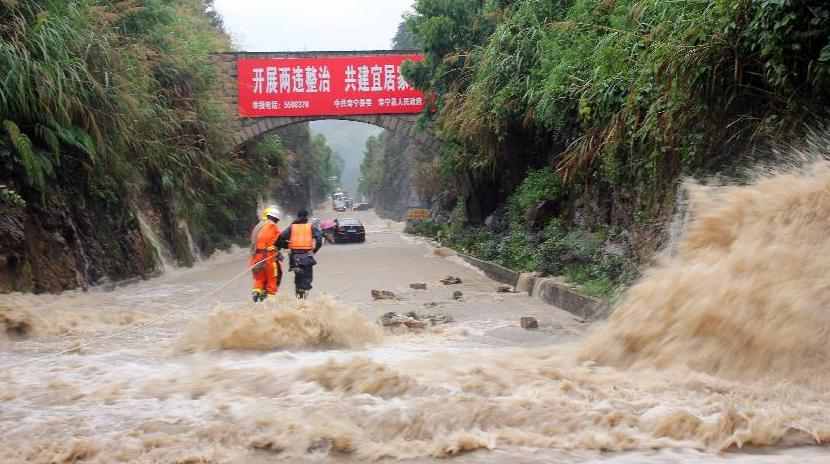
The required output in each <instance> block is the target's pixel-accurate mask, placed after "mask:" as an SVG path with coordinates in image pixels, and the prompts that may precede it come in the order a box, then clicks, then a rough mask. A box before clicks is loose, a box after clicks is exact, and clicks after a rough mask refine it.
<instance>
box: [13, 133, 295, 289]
mask: <svg viewBox="0 0 830 464" xmlns="http://www.w3.org/2000/svg"><path fill="white" fill-rule="evenodd" d="M278 135H279V136H280V137H281V138H282V141H283V145H284V147H285V148H286V150H287V152H288V153H287V154H286V159H285V166H284V174H283V175H280V176H278V177H276V178H274V180H273V182H272V185H271V188H270V189H269V190H270V192H263V193H266V194H268V193H270V195H271V196H272V197H273V199H274V200H275V201H277V202H278V203H279V204H280V205H282V206H283V207H284V208H286V209H288V211H287V212H288V213H294V212H296V210H298V209H300V208H306V207H308V205H309V204H310V203H311V201H310V198H309V186H308V182H309V180H308V172H309V169H311V166H310V160H309V156H307V154H308V153H309V150H310V136H309V129H308V125H307V124H298V125H294V126H289V127H287V128H285V129H282V130H280V131H279V133H278ZM0 184H2V185H7V186H9V187H11V188H13V189H14V190H15V191H18V192H22V193H24V194H26V193H27V190H26V188H25V185H18V183H17V182H16V180H15V179H14V178H13V177H11V176H7V177H6V178H0ZM110 188H111V190H105V189H101V188H100V186H98V187H95V186H93V184H91V183H90V182H88V179H86V178H85V176H84V174H83V170H82V169H77V170H76V169H75V168H74V167H73V166H69V165H67V166H64V175H63V176H62V177H61V178H60V179H59V181H58V182H55V183H54V184H53V185H51V186H50V190H49V191H48V192H47V193H46V194H45V195H43V196H39V195H31V194H27V195H26V199H27V200H28V201H27V202H26V205H25V206H14V205H10V204H8V203H7V202H2V201H0V293H8V292H15V291H20V292H36V293H42V292H60V291H64V290H70V289H75V288H87V287H89V286H94V285H100V284H104V283H107V282H115V281H120V280H124V279H129V278H134V277H141V278H147V277H150V276H152V275H156V274H158V273H159V272H161V271H162V270H163V269H164V267H165V266H168V265H174V266H191V265H193V263H194V262H195V261H196V259H197V258H198V257H199V256H200V255H209V254H210V253H212V252H213V251H214V250H216V249H217V248H223V247H225V246H227V245H229V244H231V243H244V242H245V241H246V240H247V239H248V233H249V232H250V228H251V227H252V226H253V224H254V223H255V222H256V218H257V212H256V206H257V205H256V198H253V197H252V198H250V199H249V201H247V202H246V206H244V208H246V209H250V214H243V215H240V217H242V218H243V219H241V220H240V221H238V222H237V223H235V224H233V225H232V226H233V227H230V228H228V229H227V230H219V231H213V232H212V233H211V234H206V233H205V232H204V231H202V230H200V229H199V227H197V226H194V225H193V224H189V223H188V221H187V220H186V219H185V218H186V215H185V214H184V212H183V211H180V208H179V207H178V206H177V201H176V198H174V197H171V196H169V195H165V194H163V193H162V192H161V191H160V190H159V189H157V188H154V186H153V182H148V185H146V186H145V187H144V188H142V189H139V190H140V191H141V192H142V193H141V194H140V195H137V196H136V195H129V194H128V193H127V190H126V188H121V187H118V186H115V187H113V186H110ZM191 230H192V232H193V234H192V235H193V236H192V237H191Z"/></svg>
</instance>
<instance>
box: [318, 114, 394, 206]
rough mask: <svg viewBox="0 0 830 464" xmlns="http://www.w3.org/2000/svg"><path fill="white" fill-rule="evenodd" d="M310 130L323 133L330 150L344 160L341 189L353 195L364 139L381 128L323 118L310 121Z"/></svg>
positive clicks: (361, 158) (378, 131)
mask: <svg viewBox="0 0 830 464" xmlns="http://www.w3.org/2000/svg"><path fill="white" fill-rule="evenodd" d="M311 132H312V133H313V134H323V135H324V136H325V137H326V141H327V142H328V145H329V146H330V147H331V148H332V150H334V152H335V153H337V154H338V155H340V156H341V157H342V158H343V160H345V161H346V166H345V168H344V169H343V178H342V179H341V180H340V181H341V185H342V186H343V190H345V191H347V192H348V193H349V194H351V195H352V196H353V197H355V196H356V195H357V183H358V179H359V178H360V163H361V161H363V150H364V149H365V147H366V139H368V138H369V137H370V136H372V135H378V134H380V133H381V132H383V129H381V128H380V127H376V126H372V125H369V124H363V123H359V122H352V121H339V120H324V121H314V122H312V123H311Z"/></svg>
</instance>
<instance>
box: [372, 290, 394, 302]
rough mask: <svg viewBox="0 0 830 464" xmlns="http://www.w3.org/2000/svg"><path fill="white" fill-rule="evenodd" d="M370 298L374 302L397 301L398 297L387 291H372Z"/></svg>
mask: <svg viewBox="0 0 830 464" xmlns="http://www.w3.org/2000/svg"><path fill="white" fill-rule="evenodd" d="M372 298H374V299H375V300H397V299H398V296H397V295H395V294H394V293H392V292H390V291H389V290H372Z"/></svg>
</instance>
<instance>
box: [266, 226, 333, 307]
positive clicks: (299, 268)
mask: <svg viewBox="0 0 830 464" xmlns="http://www.w3.org/2000/svg"><path fill="white" fill-rule="evenodd" d="M322 246H323V235H322V234H321V233H320V230H319V229H317V228H316V227H313V226H312V225H311V224H310V223H309V222H308V211H306V210H302V211H300V212H299V213H297V220H295V221H294V222H292V223H291V226H289V227H286V228H285V230H283V231H282V233H281V234H280V237H279V239H277V248H279V249H289V250H291V256H290V258H289V261H288V262H289V270H290V271H294V289H295V291H296V293H297V298H301V299H302V298H305V297H306V296H308V292H309V291H310V290H311V281H312V280H313V278H314V265H315V264H317V261H316V260H315V259H314V253H317V251H319V250H320V247H322Z"/></svg>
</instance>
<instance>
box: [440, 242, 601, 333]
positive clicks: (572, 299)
mask: <svg viewBox="0 0 830 464" xmlns="http://www.w3.org/2000/svg"><path fill="white" fill-rule="evenodd" d="M456 253H457V254H458V256H459V257H461V259H463V260H464V261H466V262H468V263H469V264H471V265H473V266H475V267H477V268H478V269H481V271H482V272H484V274H485V275H486V276H487V277H489V278H491V279H493V280H495V281H497V282H501V283H503V284H507V285H511V286H513V287H516V290H518V291H521V292H527V294H528V295H529V296H533V297H536V298H538V299H540V300H542V301H544V302H545V303H547V304H549V305H552V306H556V307H557V308H559V309H563V310H565V311H567V312H569V313H571V314H573V315H574V316H576V317H579V318H581V319H583V320H597V319H605V318H607V317H608V316H609V315H610V314H611V306H610V304H609V303H608V302H607V301H604V300H600V299H597V298H592V297H590V296H587V295H583V294H581V293H579V292H577V291H575V290H574V289H572V288H570V287H568V286H566V285H563V284H562V283H561V282H559V281H558V280H557V279H555V278H550V277H539V276H538V275H536V274H534V273H519V272H516V271H513V270H511V269H508V268H506V267H504V266H502V265H500V264H496V263H494V262H491V261H484V260H481V259H478V258H475V257H473V256H469V255H465V254H463V253H458V252H456Z"/></svg>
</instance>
